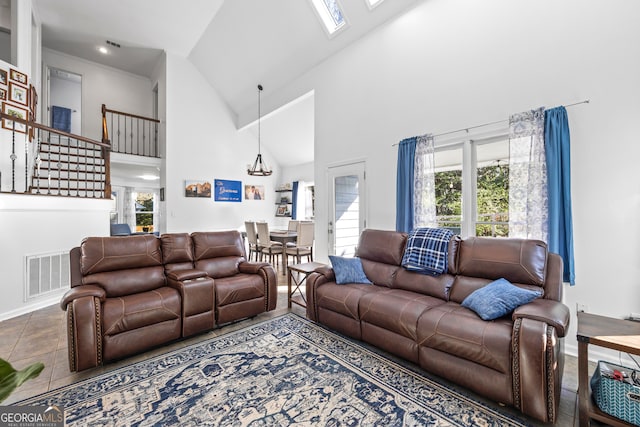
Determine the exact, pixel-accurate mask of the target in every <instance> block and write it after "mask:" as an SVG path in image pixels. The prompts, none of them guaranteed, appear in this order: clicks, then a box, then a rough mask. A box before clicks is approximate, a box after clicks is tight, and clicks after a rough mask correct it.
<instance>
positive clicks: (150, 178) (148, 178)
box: [139, 175, 160, 181]
mask: <svg viewBox="0 0 640 427" xmlns="http://www.w3.org/2000/svg"><path fill="white" fill-rule="evenodd" d="M139 178H142V179H144V180H147V181H154V180H156V179H160V177H159V176H155V175H140V176H139Z"/></svg>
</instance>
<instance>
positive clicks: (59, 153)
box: [58, 135, 62, 196]
mask: <svg viewBox="0 0 640 427" xmlns="http://www.w3.org/2000/svg"><path fill="white" fill-rule="evenodd" d="M61 159H62V140H61V139H60V135H58V196H61V195H62V187H60V185H61V182H60V176H61V175H62V162H61V161H60V160H61Z"/></svg>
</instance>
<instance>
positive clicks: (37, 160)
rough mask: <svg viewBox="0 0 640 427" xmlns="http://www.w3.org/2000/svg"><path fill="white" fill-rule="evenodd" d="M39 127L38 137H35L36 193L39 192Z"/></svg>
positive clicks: (40, 160)
mask: <svg viewBox="0 0 640 427" xmlns="http://www.w3.org/2000/svg"><path fill="white" fill-rule="evenodd" d="M41 162H42V159H41V158H40V129H38V137H37V138H36V171H37V174H36V194H40V163H41Z"/></svg>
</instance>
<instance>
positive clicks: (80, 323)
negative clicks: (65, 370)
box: [66, 285, 104, 372]
mask: <svg viewBox="0 0 640 427" xmlns="http://www.w3.org/2000/svg"><path fill="white" fill-rule="evenodd" d="M89 286H92V287H93V288H97V286H95V285H85V286H81V287H80V288H82V287H86V288H88V287H89ZM80 288H73V289H72V291H73V290H82V289H80ZM100 289H101V288H100ZM103 292H104V291H103ZM67 294H69V292H67ZM66 310H67V349H68V358H69V370H70V371H71V372H76V371H83V370H85V369H89V368H93V367H96V366H100V365H101V364H102V325H101V323H100V319H102V304H101V302H100V300H99V297H98V296H96V295H91V294H90V293H85V294H84V295H78V294H74V296H73V298H70V299H69V304H68V305H67V306H66Z"/></svg>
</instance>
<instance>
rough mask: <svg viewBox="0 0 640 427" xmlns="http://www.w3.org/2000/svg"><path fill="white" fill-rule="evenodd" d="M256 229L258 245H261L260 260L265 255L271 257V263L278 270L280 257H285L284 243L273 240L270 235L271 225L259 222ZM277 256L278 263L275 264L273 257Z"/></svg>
mask: <svg viewBox="0 0 640 427" xmlns="http://www.w3.org/2000/svg"><path fill="white" fill-rule="evenodd" d="M256 228H257V230H258V244H259V245H260V248H261V249H260V260H262V259H263V256H264V255H268V256H269V263H270V264H271V265H273V267H274V268H275V269H278V256H283V255H284V250H283V247H282V243H280V242H274V241H272V240H271V237H270V234H269V224H267V223H266V222H257V223H256ZM274 256H275V258H276V262H275V263H273V257H274Z"/></svg>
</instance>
